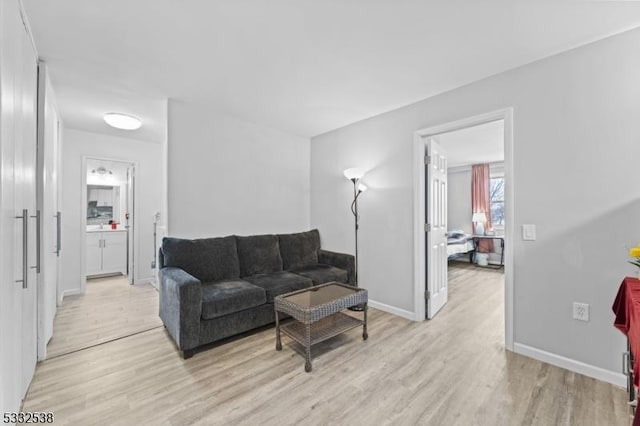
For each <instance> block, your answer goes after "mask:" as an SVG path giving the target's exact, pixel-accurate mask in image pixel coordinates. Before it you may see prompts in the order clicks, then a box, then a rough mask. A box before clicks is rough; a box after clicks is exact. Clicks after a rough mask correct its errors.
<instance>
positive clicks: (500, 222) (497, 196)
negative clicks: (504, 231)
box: [489, 176, 504, 228]
mask: <svg viewBox="0 0 640 426" xmlns="http://www.w3.org/2000/svg"><path fill="white" fill-rule="evenodd" d="M489 203H491V225H492V226H494V227H496V228H503V227H504V176H496V177H492V178H490V179H489Z"/></svg>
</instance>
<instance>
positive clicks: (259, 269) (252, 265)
mask: <svg viewBox="0 0 640 426" xmlns="http://www.w3.org/2000/svg"><path fill="white" fill-rule="evenodd" d="M236 244H237V246H238V259H239V260H240V276H241V277H249V276H251V275H256V274H268V273H270V272H279V271H282V257H280V247H279V244H278V236H277V235H253V236H250V237H236Z"/></svg>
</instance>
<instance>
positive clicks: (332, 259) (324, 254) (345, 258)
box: [318, 249, 356, 285]
mask: <svg viewBox="0 0 640 426" xmlns="http://www.w3.org/2000/svg"><path fill="white" fill-rule="evenodd" d="M318 262H320V263H324V264H326V265H331V266H335V267H336V268H340V269H344V270H346V271H347V273H348V277H349V279H348V284H350V285H356V274H355V271H356V258H355V257H354V256H353V255H351V254H346V253H337V252H334V251H329V250H322V249H320V250H319V251H318Z"/></svg>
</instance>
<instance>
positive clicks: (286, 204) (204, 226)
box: [168, 100, 309, 237]
mask: <svg viewBox="0 0 640 426" xmlns="http://www.w3.org/2000/svg"><path fill="white" fill-rule="evenodd" d="M168 121H169V146H168V150H169V151H168V188H169V191H168V194H169V195H168V197H169V234H170V235H172V236H182V237H205V236H222V235H229V234H241V235H250V234H259V233H282V232H299V231H305V230H308V229H309V139H306V138H302V137H298V136H294V135H290V134H287V133H284V132H281V131H278V130H274V129H271V128H266V127H263V126H259V125H256V124H253V123H249V122H246V121H242V120H239V119H237V118H234V117H231V116H228V115H223V114H220V113H217V112H216V111H214V110H212V109H210V108H208V107H207V106H205V105H202V104H191V103H185V102H181V101H174V100H170V101H169V120H168Z"/></svg>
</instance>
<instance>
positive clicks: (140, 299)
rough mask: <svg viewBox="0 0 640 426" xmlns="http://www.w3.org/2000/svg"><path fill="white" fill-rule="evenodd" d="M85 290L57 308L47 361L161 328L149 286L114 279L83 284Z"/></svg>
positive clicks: (154, 295)
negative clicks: (85, 287)
mask: <svg viewBox="0 0 640 426" xmlns="http://www.w3.org/2000/svg"><path fill="white" fill-rule="evenodd" d="M86 290H87V291H86V292H85V294H83V295H77V296H67V297H65V298H64V300H63V301H62V305H61V306H59V307H58V312H57V313H56V317H55V319H54V322H53V337H52V338H51V340H50V341H49V344H48V345H47V358H52V357H56V356H59V355H62V354H67V353H70V352H74V351H77V350H79V349H83V348H88V347H90V346H95V345H98V344H101V343H104V342H108V341H111V340H114V339H118V338H121V337H124V336H130V335H132V334H135V333H139V332H141V331H146V330H150V329H152V328H156V327H161V326H162V321H160V318H159V317H158V292H157V291H156V289H155V288H153V286H152V285H151V284H139V285H129V283H128V282H127V277H124V276H117V277H109V278H96V279H90V280H87V289H86Z"/></svg>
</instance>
